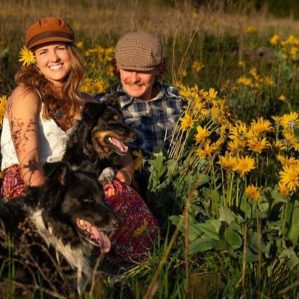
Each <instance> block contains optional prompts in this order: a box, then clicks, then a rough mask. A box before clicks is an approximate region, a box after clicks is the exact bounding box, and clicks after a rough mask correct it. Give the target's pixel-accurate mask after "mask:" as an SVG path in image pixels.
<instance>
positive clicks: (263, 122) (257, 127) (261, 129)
mask: <svg viewBox="0 0 299 299" xmlns="http://www.w3.org/2000/svg"><path fill="white" fill-rule="evenodd" d="M250 129H251V130H252V131H253V132H254V133H255V134H262V133H265V132H271V131H272V125H271V122H270V121H269V120H267V119H264V118H263V117H259V118H258V119H257V120H253V121H252V122H251V124H250Z"/></svg>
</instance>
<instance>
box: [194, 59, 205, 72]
mask: <svg viewBox="0 0 299 299" xmlns="http://www.w3.org/2000/svg"><path fill="white" fill-rule="evenodd" d="M203 68H204V64H203V63H202V62H200V61H198V60H195V61H193V63H192V70H193V71H194V72H195V73H199V72H200V71H201V70H202V69H203Z"/></svg>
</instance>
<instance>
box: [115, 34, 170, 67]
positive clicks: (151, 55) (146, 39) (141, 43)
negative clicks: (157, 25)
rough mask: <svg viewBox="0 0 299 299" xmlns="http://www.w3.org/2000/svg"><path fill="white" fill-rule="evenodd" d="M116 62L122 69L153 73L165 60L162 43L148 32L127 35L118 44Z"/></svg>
mask: <svg viewBox="0 0 299 299" xmlns="http://www.w3.org/2000/svg"><path fill="white" fill-rule="evenodd" d="M115 60H116V64H117V67H118V68H120V69H124V70H132V71H151V70H152V69H154V68H155V67H156V66H158V65H160V64H161V63H162V62H163V60H164V57H163V47H162V43H161V41H160V39H159V38H158V37H157V36H155V35H152V34H149V33H146V32H130V33H127V34H125V35H124V36H123V37H121V38H120V40H119V41H118V42H117V44H116V48H115Z"/></svg>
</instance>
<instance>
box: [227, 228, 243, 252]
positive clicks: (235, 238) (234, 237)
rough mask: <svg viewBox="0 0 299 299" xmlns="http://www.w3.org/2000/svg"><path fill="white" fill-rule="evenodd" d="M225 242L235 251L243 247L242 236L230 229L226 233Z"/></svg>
mask: <svg viewBox="0 0 299 299" xmlns="http://www.w3.org/2000/svg"><path fill="white" fill-rule="evenodd" d="M224 240H225V241H226V242H227V243H228V244H229V246H230V247H232V248H233V249H238V248H240V247H241V246H242V238H241V236H240V235H239V234H238V233H237V232H236V231H234V230H232V229H231V228H230V227H227V228H226V229H225V231H224Z"/></svg>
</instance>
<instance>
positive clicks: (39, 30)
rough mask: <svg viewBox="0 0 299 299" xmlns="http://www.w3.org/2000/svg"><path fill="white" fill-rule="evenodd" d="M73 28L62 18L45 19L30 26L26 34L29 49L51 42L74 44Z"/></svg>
mask: <svg viewBox="0 0 299 299" xmlns="http://www.w3.org/2000/svg"><path fill="white" fill-rule="evenodd" d="M74 39H75V36H74V32H73V30H72V28H71V27H70V26H69V25H68V24H67V23H66V22H65V21H64V20H63V19H61V18H56V17H45V18H42V19H40V20H39V21H37V22H35V23H33V24H32V25H30V26H29V28H28V29H27V31H26V34H25V43H26V47H27V48H28V49H32V48H33V47H35V46H39V45H42V44H45V43H50V42H69V43H74Z"/></svg>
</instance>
